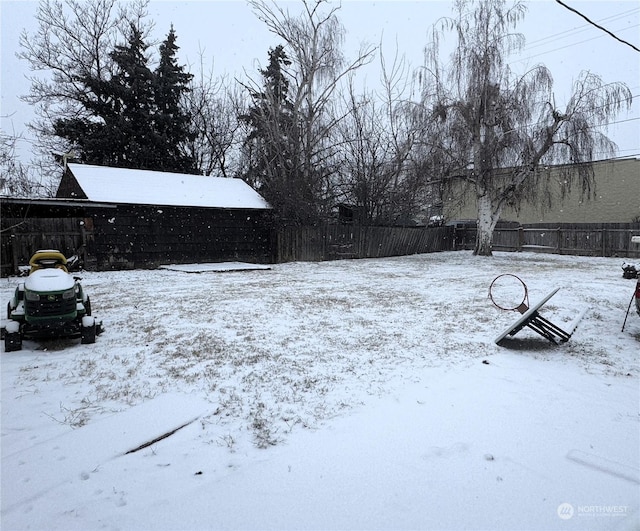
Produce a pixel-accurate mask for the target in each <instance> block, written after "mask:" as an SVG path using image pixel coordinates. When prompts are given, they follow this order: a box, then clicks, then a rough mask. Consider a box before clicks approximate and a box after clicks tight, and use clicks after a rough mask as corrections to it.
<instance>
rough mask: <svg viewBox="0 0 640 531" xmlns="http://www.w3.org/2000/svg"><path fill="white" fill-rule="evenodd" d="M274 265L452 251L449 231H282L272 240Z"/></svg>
mask: <svg viewBox="0 0 640 531" xmlns="http://www.w3.org/2000/svg"><path fill="white" fill-rule="evenodd" d="M274 240H275V241H274V245H275V250H274V254H275V257H274V258H275V262H277V263H281V262H296V261H321V260H340V259H344V258H381V257H384V256H401V255H409V254H417V253H432V252H438V251H451V250H453V227H429V228H427V227H363V226H358V225H323V226H318V227H286V228H282V229H278V230H277V231H276V234H275V237H274Z"/></svg>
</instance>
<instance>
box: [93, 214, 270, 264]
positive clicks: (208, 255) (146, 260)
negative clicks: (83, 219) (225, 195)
mask: <svg viewBox="0 0 640 531" xmlns="http://www.w3.org/2000/svg"><path fill="white" fill-rule="evenodd" d="M93 228H94V238H95V254H96V259H97V267H98V269H100V270H104V269H132V268H148V267H157V266H158V265H161V264H169V263H195V262H222V261H229V260H239V261H246V262H253V263H269V262H271V260H272V255H271V227H270V223H269V212H268V211H260V210H245V209H237V210H235V209H234V210H225V209H203V208H195V207H165V206H157V207H151V206H134V205H119V206H118V208H117V210H116V211H115V212H114V211H113V210H104V211H96V212H94V216H93Z"/></svg>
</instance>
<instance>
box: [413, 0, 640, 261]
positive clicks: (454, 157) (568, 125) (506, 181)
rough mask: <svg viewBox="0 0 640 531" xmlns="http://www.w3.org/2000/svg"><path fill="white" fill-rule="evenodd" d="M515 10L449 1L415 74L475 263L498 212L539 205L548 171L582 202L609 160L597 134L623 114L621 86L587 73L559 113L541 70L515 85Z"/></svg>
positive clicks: (625, 102)
mask: <svg viewBox="0 0 640 531" xmlns="http://www.w3.org/2000/svg"><path fill="white" fill-rule="evenodd" d="M525 10H526V8H525V6H524V5H523V3H521V2H519V1H516V2H514V3H510V4H507V2H506V1H505V0H459V1H457V2H456V4H455V13H456V15H455V16H454V17H453V18H450V19H445V20H444V21H442V23H441V24H440V25H439V26H438V27H437V28H435V30H434V32H433V37H434V38H433V42H432V44H431V45H430V46H429V47H428V48H427V50H426V52H425V65H424V68H423V69H422V70H421V73H420V76H421V82H422V89H423V90H422V101H421V103H422V105H421V106H420V107H421V109H422V112H423V116H424V119H428V120H432V121H433V122H434V124H435V127H433V128H432V130H435V131H436V134H435V135H434V136H433V137H432V138H431V139H430V142H432V143H435V144H437V147H438V150H439V151H440V153H442V156H443V158H445V159H447V160H448V164H447V166H446V167H447V168H450V169H451V170H450V172H449V174H448V175H447V176H446V177H447V178H446V179H445V180H446V183H447V184H448V185H449V186H452V187H453V186H455V185H456V183H460V181H462V182H463V183H466V185H468V186H469V187H470V188H471V189H472V190H473V192H474V195H475V198H476V201H477V228H478V231H477V239H476V244H475V250H474V253H475V254H477V255H483V256H490V255H491V241H492V236H493V231H494V229H495V227H496V223H497V222H498V220H499V219H500V215H501V213H502V211H503V209H504V207H505V206H506V205H511V206H516V207H517V206H518V205H519V204H520V203H521V202H522V201H529V202H533V203H535V202H537V201H539V200H540V197H541V195H542V193H543V192H544V190H545V186H546V184H547V182H548V179H549V173H548V172H547V171H544V170H545V168H546V167H548V166H549V165H563V166H562V167H561V171H562V173H563V175H562V178H561V179H560V181H561V183H563V186H565V187H571V186H572V185H574V186H575V185H579V186H580V187H581V189H582V192H583V193H585V194H587V195H589V191H590V190H591V188H592V184H593V183H592V181H593V170H592V166H591V163H592V162H593V161H594V160H595V158H596V156H597V155H600V157H599V158H605V157H606V156H613V155H614V154H615V150H616V146H615V144H614V143H613V142H612V141H611V140H609V138H607V136H606V135H605V134H603V133H602V132H601V128H600V126H603V125H606V124H607V123H608V122H609V121H611V119H612V118H613V117H615V116H616V115H617V114H618V113H619V112H620V111H621V110H623V109H624V108H625V107H628V106H629V105H630V104H631V92H630V90H629V88H628V87H627V86H626V85H625V84H624V83H619V82H614V83H605V82H604V81H603V80H602V78H600V77H599V76H598V75H596V74H594V73H591V72H583V73H582V74H581V75H580V77H579V78H578V79H577V80H576V81H575V83H574V86H573V92H572V95H571V97H570V98H569V100H568V103H567V104H566V106H565V107H564V108H560V107H559V106H558V105H556V102H555V98H554V95H553V78H552V76H551V72H550V71H549V70H548V69H547V68H546V67H545V66H544V65H537V66H535V67H534V68H532V69H530V70H529V71H527V72H525V73H524V74H522V75H516V74H515V73H514V72H513V71H512V70H511V69H510V68H509V64H508V62H507V59H508V58H509V56H510V55H511V54H514V53H516V52H518V51H520V50H521V49H522V48H523V46H524V37H523V36H522V35H521V34H518V33H514V31H515V28H516V26H517V24H518V22H520V21H521V20H522V19H523V17H524V15H525ZM449 33H453V35H454V37H455V41H456V43H455V44H456V46H455V51H454V52H453V53H452V55H451V57H450V60H449V61H448V62H444V61H442V60H441V58H440V47H441V45H440V43H441V40H442V38H443V37H444V36H445V35H447V34H449ZM425 110H426V112H425ZM602 155H604V156H602Z"/></svg>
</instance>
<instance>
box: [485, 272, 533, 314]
mask: <svg viewBox="0 0 640 531" xmlns="http://www.w3.org/2000/svg"><path fill="white" fill-rule="evenodd" d="M514 279H515V280H514ZM489 298H490V299H491V302H492V303H493V304H494V306H496V307H497V308H500V309H501V310H506V311H516V312H520V313H525V312H526V311H527V310H528V309H529V291H528V290H527V285H526V284H525V283H524V282H523V281H522V279H521V278H520V277H518V276H516V275H513V274H511V273H504V274H502V275H498V276H497V277H496V278H494V279H493V282H491V285H490V286H489ZM514 301H520V302H515V304H513V303H514Z"/></svg>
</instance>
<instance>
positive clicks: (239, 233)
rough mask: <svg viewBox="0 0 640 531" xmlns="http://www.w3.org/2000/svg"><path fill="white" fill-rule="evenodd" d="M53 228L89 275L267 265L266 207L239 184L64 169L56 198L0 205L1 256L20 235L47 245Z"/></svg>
mask: <svg viewBox="0 0 640 531" xmlns="http://www.w3.org/2000/svg"><path fill="white" fill-rule="evenodd" d="M5 217H6V218H7V219H5ZM19 219H21V221H20V222H19V223H16V221H18V220H19ZM61 223H62V224H64V225H65V232H66V233H70V234H68V236H73V232H74V231H75V232H76V233H77V237H76V238H72V240H73V241H74V242H76V245H78V246H80V247H81V249H80V251H81V252H82V253H83V256H84V259H85V265H86V266H87V267H88V268H90V269H96V270H108V269H133V268H151V267H157V266H158V265H161V264H170V263H195V262H221V261H228V260H240V261H246V262H253V263H269V262H271V261H272V245H271V229H272V227H271V207H270V206H269V204H268V203H267V202H266V201H265V200H264V199H263V198H262V197H261V196H260V195H259V194H258V193H257V192H256V191H255V190H253V189H252V188H251V187H250V186H249V185H248V184H247V183H245V182H244V181H242V180H241V179H224V178H217V177H204V176H200V175H185V174H177V173H167V172H154V171H146V170H132V169H123V168H110V167H103V166H91V165H84V164H69V165H68V166H67V168H66V170H65V172H64V175H63V177H62V180H61V182H60V185H59V187H58V191H57V194H56V199H51V200H39V201H35V202H34V201H33V200H4V201H3V240H5V241H3V255H4V256H5V257H6V256H7V254H8V251H7V250H6V249H4V247H5V244H7V243H11V242H8V239H9V238H10V237H11V235H13V238H14V243H17V240H16V236H18V235H19V234H20V232H21V230H22V231H24V230H26V231H30V232H31V233H32V236H33V234H35V235H36V236H37V235H38V234H41V235H42V236H43V237H42V238H40V239H38V238H37V237H36V238H33V237H32V240H34V241H33V244H32V245H36V246H39V247H43V246H44V247H51V246H54V244H55V242H56V239H55V238H54V235H55V233H56V232H59V230H60V224H61ZM14 225H15V227H13V228H12V229H11V230H10V231H7V230H6V229H7V227H8V226H14ZM67 225H68V226H67ZM47 227H49V228H47ZM5 233H6V234H5ZM46 234H50V238H49V240H47V238H46V237H45V236H46ZM35 240H38V241H35ZM48 241H53V244H51V245H49V244H48ZM61 250H62V251H63V252H66V253H70V252H71V250H70V249H61ZM31 251H32V250H29V252H31ZM12 254H13V256H14V258H13V259H12V261H16V260H23V257H21V256H19V257H16V252H15V250H13V251H12ZM5 259H6V258H5Z"/></svg>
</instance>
